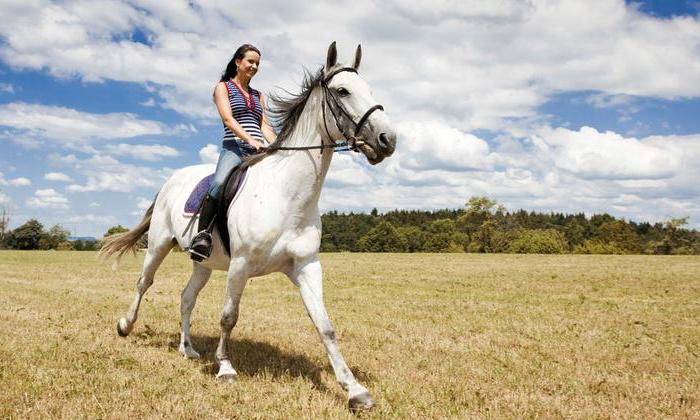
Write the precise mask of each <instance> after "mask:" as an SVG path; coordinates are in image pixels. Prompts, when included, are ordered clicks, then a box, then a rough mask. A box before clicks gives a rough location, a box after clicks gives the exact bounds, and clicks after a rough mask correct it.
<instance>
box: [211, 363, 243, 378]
mask: <svg viewBox="0 0 700 420" xmlns="http://www.w3.org/2000/svg"><path fill="white" fill-rule="evenodd" d="M236 376H238V373H237V372H236V369H234V368H233V366H231V362H229V361H228V360H222V361H221V362H220V363H219V372H218V373H217V374H216V380H217V381H221V382H233V381H235V380H236Z"/></svg>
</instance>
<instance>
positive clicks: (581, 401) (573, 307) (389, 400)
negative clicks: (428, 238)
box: [0, 251, 700, 418]
mask: <svg viewBox="0 0 700 420" xmlns="http://www.w3.org/2000/svg"><path fill="white" fill-rule="evenodd" d="M94 257H95V256H94V254H92V253H84V252H14V251H12V252H10V251H2V252H0V337H1V341H0V342H1V345H0V417H1V418H26V417H76V416H80V417H122V418H123V417H132V416H148V417H161V416H162V417H174V416H179V417H188V418H193V417H204V418H212V417H214V418H221V417H229V418H230V417H241V418H250V417H279V418H286V417H292V416H293V417H299V416H302V417H314V418H317V417H333V418H338V417H340V418H343V417H352V415H351V414H349V412H348V411H347V410H346V401H345V398H346V395H345V393H344V392H343V391H342V390H341V389H340V387H339V386H338V385H337V384H336V383H335V379H334V376H333V374H332V371H331V370H330V366H329V363H328V360H327V358H326V355H325V351H324V350H323V347H322V345H321V344H320V341H319V339H318V337H317V335H316V331H315V330H314V328H313V326H312V324H311V321H310V320H309V319H308V317H307V316H306V313H305V311H304V308H303V305H302V303H301V299H300V297H299V295H298V293H297V290H296V289H295V288H294V287H293V286H292V285H291V283H290V282H289V281H288V280H286V278H284V277H283V276H281V275H273V276H268V277H264V278H260V279H255V280H252V281H251V282H249V284H248V287H247V289H246V291H245V293H244V296H243V301H242V309H241V317H240V320H239V323H238V326H237V327H236V329H234V332H233V337H234V338H233V345H232V346H231V349H232V353H233V354H232V355H233V359H232V361H233V363H234V367H235V368H236V369H237V370H238V372H239V379H238V380H237V381H236V382H234V383H219V382H217V381H216V380H215V379H214V377H213V375H214V372H215V364H214V361H213V357H214V350H215V347H216V343H217V340H218V334H219V327H218V323H219V315H220V311H221V305H222V302H223V290H224V273H221V272H219V273H215V275H214V276H213V278H212V280H211V281H210V283H209V285H208V286H207V288H205V289H204V291H203V292H202V294H201V295H200V298H199V302H198V305H197V307H196V308H195V312H194V320H193V323H192V332H193V344H194V347H195V348H196V349H197V350H199V351H200V353H203V359H201V360H198V361H192V360H185V359H183V358H182V357H181V355H180V354H179V353H178V351H177V345H178V340H179V335H178V331H179V296H180V290H181V289H182V287H184V285H185V283H186V281H187V279H188V277H189V271H190V263H189V261H188V260H187V257H186V256H185V255H184V254H182V253H176V254H172V255H171V256H169V257H168V259H166V261H165V263H164V265H163V266H162V267H161V270H160V271H159V273H158V275H157V276H156V281H155V284H154V285H153V287H152V288H151V289H150V290H149V292H148V294H147V295H146V299H145V302H144V304H143V305H142V310H141V313H140V318H139V321H138V323H137V324H136V327H135V330H134V332H133V333H132V334H131V335H130V336H129V337H128V338H120V337H118V336H117V333H116V322H117V319H118V318H119V317H120V316H122V314H123V313H124V312H125V310H126V308H127V306H128V304H129V303H130V302H131V299H132V296H133V291H134V285H135V281H136V279H137V278H138V275H139V271H140V267H141V261H142V259H143V256H142V255H139V256H138V257H136V258H126V259H125V261H124V262H123V264H122V267H121V268H120V270H119V271H116V272H113V271H111V270H110V267H109V264H105V263H98V262H96V261H95V258H94ZM322 261H323V263H324V271H325V293H326V305H327V307H328V311H329V313H330V315H331V318H332V319H333V321H334V323H335V326H336V330H337V334H338V336H339V339H340V343H341V349H342V350H343V353H344V355H345V358H346V360H347V361H348V364H349V365H350V367H351V368H352V370H353V371H354V372H355V375H356V376H357V377H358V379H360V380H361V382H362V383H364V385H365V386H367V388H368V389H369V390H370V392H372V394H373V396H374V397H375V399H376V400H377V407H376V409H375V410H374V411H372V412H371V413H368V414H367V415H364V416H363V417H368V418H371V417H377V418H386V417H440V418H444V417H465V416H469V417H472V416H485V417H530V416H543V417H560V416H561V417H582V418H583V417H585V418H589V417H614V418H616V417H630V418H631V417H636V418H640V417H668V416H674V417H676V416H677V417H697V416H698V413H700V391H699V390H700V358H699V355H700V258H699V257H651V256H584V255H581V256H570V255H566V256H536V255H522V256H521V255H469V254H442V255H441V254H418V255H416V254H324V255H323V256H322Z"/></svg>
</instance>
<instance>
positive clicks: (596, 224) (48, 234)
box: [0, 197, 700, 255]
mask: <svg viewBox="0 0 700 420" xmlns="http://www.w3.org/2000/svg"><path fill="white" fill-rule="evenodd" d="M321 220H322V223H323V236H322V238H321V251H322V252H472V253H523V254H566V253H574V254H660V255H669V254H678V255H700V232H698V231H697V230H691V229H686V228H684V227H683V226H685V225H687V224H688V218H687V217H683V218H675V219H670V220H667V221H664V222H661V223H654V224H651V223H648V222H634V221H627V220H624V219H618V218H615V217H613V216H611V215H609V214H596V215H593V216H591V217H586V216H585V215H584V214H583V213H578V214H563V213H538V212H532V211H531V212H528V211H526V210H518V211H515V212H509V211H507V210H506V209H505V208H504V207H503V206H502V205H500V204H499V203H498V202H496V201H494V200H491V199H489V198H488V197H472V198H470V199H469V201H468V202H467V203H466V205H465V208H464V209H458V210H447V209H445V210H435V211H427V210H393V211H389V212H387V213H383V214H380V213H379V212H378V211H377V210H376V209H375V210H372V211H371V212H370V213H369V214H366V213H339V212H337V211H331V212H328V213H326V214H324V215H322V216H321ZM6 223H7V222H6V220H5V218H3V220H2V225H1V226H0V235H1V236H0V247H1V248H5V249H58V250H61V249H63V250H95V249H98V248H99V246H100V241H99V240H89V239H88V240H85V239H81V240H69V231H68V230H67V229H65V228H63V227H61V226H60V225H55V226H53V227H51V228H49V229H48V230H46V229H44V226H43V225H42V224H41V223H40V222H39V221H37V220H35V219H32V220H29V221H27V222H26V223H24V224H23V225H21V226H18V227H17V228H15V229H14V230H6V229H5V227H6V226H7V225H6ZM126 230H127V229H126V228H125V227H123V226H121V225H119V226H113V227H111V228H110V229H109V230H108V231H107V232H105V236H108V235H112V234H115V233H120V232H124V231H126Z"/></svg>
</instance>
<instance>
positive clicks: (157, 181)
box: [49, 155, 172, 192]
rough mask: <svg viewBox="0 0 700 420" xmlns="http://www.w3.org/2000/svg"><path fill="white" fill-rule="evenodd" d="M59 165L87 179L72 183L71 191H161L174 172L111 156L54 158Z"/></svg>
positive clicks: (69, 187)
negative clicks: (123, 161) (69, 168)
mask: <svg viewBox="0 0 700 420" xmlns="http://www.w3.org/2000/svg"><path fill="white" fill-rule="evenodd" d="M49 158H50V160H51V161H52V162H53V163H54V164H55V165H68V166H70V167H71V168H72V169H73V170H75V171H76V172H78V173H80V174H81V175H83V176H84V177H85V178H87V182H86V183H85V184H84V185H80V184H71V185H69V186H68V191H71V192H96V191H112V192H131V191H134V190H136V189H139V188H146V189H149V190H154V189H157V188H160V186H161V185H163V183H164V182H165V180H166V178H167V177H168V176H169V174H170V173H171V172H172V170H171V169H169V168H162V169H154V168H150V167H146V166H136V165H131V164H126V163H122V162H120V161H118V160H116V159H114V158H113V157H111V156H105V155H93V156H92V157H90V158H88V159H79V158H78V157H76V156H75V155H65V156H60V155H51V156H50V157H49Z"/></svg>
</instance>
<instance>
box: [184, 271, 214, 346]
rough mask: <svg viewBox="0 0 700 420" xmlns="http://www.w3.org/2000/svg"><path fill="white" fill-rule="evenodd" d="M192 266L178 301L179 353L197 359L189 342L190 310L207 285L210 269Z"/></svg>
mask: <svg viewBox="0 0 700 420" xmlns="http://www.w3.org/2000/svg"><path fill="white" fill-rule="evenodd" d="M193 265H194V268H193V269H192V276H191V277H190V281H189V282H188V283H187V286H186V287H185V289H184V290H183V291H182V295H181V300H180V317H181V318H180V323H181V334H180V353H182V354H183V356H185V357H186V358H188V359H198V358H199V353H197V352H196V351H195V350H194V349H193V348H192V341H191V340H190V317H191V316H192V309H194V305H195V303H196V302H197V296H198V295H199V292H200V291H201V290H202V288H203V287H204V286H205V285H206V284H207V282H208V281H209V277H211V270H210V269H208V268H204V267H202V266H201V265H199V264H197V263H194V264H193Z"/></svg>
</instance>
